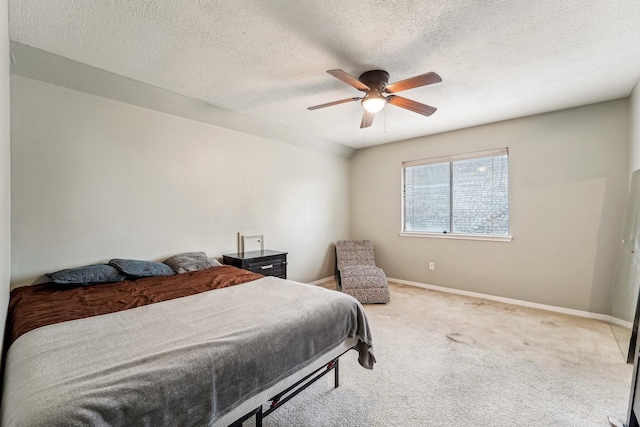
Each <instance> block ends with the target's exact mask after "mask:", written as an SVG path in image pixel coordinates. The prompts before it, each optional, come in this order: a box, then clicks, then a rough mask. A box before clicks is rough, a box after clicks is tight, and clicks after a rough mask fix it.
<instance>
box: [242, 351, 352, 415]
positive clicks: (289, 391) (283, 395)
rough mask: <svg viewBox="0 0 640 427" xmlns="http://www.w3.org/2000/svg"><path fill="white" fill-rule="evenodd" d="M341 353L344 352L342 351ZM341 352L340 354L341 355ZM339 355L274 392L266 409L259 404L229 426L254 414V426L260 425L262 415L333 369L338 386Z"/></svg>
mask: <svg viewBox="0 0 640 427" xmlns="http://www.w3.org/2000/svg"><path fill="white" fill-rule="evenodd" d="M345 353H346V352H345ZM342 354H344V353H342ZM342 354H341V355H340V356H342ZM340 356H338V357H336V358H335V359H333V360H331V361H330V362H329V363H327V364H326V365H324V366H321V367H320V368H318V369H316V370H315V371H313V372H312V373H310V374H309V375H307V376H306V377H304V378H302V379H301V380H299V381H298V382H296V383H295V384H293V385H291V386H289V387H288V388H286V389H284V390H283V391H281V392H280V393H278V394H276V395H275V396H273V397H272V398H270V399H268V400H269V401H270V402H271V404H270V405H269V408H268V409H266V410H264V411H263V407H262V406H263V405H260V406H258V407H257V408H255V409H254V410H252V411H251V412H249V413H247V414H245V415H243V416H242V417H241V418H240V419H238V420H236V421H234V422H233V423H232V424H231V425H230V426H229V427H242V423H243V422H245V421H247V420H248V419H250V418H251V417H253V416H254V415H255V417H256V427H262V419H263V418H264V417H266V416H267V415H269V414H271V413H272V412H273V411H275V410H276V409H278V408H279V407H280V406H282V405H284V404H285V403H286V402H288V401H289V399H291V398H292V397H294V396H295V395H297V394H298V393H300V392H301V391H302V390H304V389H306V388H307V387H309V386H310V385H311V384H313V383H315V382H316V381H318V380H319V379H320V378H322V377H323V376H325V375H327V374H328V373H329V372H331V371H334V388H338V387H339V386H340V379H339V374H340V371H339V367H340V366H339V360H338V359H339V358H340Z"/></svg>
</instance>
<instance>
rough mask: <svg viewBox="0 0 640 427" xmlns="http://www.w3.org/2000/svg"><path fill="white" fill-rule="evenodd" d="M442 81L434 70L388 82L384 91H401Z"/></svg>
mask: <svg viewBox="0 0 640 427" xmlns="http://www.w3.org/2000/svg"><path fill="white" fill-rule="evenodd" d="M441 81H442V78H440V76H439V75H437V74H436V73H434V72H431V73H426V74H421V75H419V76H415V77H411V78H409V79H405V80H400V81H399V82H395V83H391V84H388V85H387V86H386V87H385V88H384V91H385V92H387V93H395V92H401V91H403V90H407V89H413V88H414V87H420V86H426V85H430V84H433V83H439V82H441Z"/></svg>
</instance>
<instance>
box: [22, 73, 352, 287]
mask: <svg viewBox="0 0 640 427" xmlns="http://www.w3.org/2000/svg"><path fill="white" fill-rule="evenodd" d="M11 90H12V100H11V108H12V130H11V135H12V167H13V172H12V190H13V202H12V211H13V218H14V221H13V226H12V231H13V236H14V239H13V246H12V254H13V258H12V274H11V277H12V284H13V285H14V286H15V285H21V284H28V283H32V282H33V281H34V280H35V279H36V278H37V277H38V276H40V275H41V274H43V273H45V272H49V271H53V270H57V269H61V268H67V267H73V266H80V265H84V264H89V263H98V262H104V261H107V260H109V259H110V258H113V257H123V258H137V259H162V258H163V257H166V256H168V255H172V254H175V253H178V252H182V251H193V250H203V251H206V252H207V253H208V254H210V255H212V256H220V255H222V254H223V253H230V252H236V249H237V246H236V233H237V232H238V231H258V232H262V233H264V235H265V241H266V246H267V247H268V248H271V249H279V250H285V251H288V252H289V277H290V278H292V279H294V280H300V281H312V280H317V279H320V278H324V277H327V276H330V275H332V274H333V249H332V243H333V242H335V241H336V240H339V239H343V238H347V237H348V235H349V184H348V180H349V167H350V166H349V160H348V159H345V158H342V157H337V156H334V155H330V154H325V153H320V152H318V151H312V150H307V149H305V148H301V147H297V146H295V145H291V144H285V143H281V142H276V141H274V140H270V139H266V138H261V137H258V136H254V135H249V134H245V133H241V132H237V131H234V130H229V129H224V128H221V127H217V126H214V125H211V124H207V123H202V122H198V121H194V120H189V119H185V118H182V117H177V116H174V115H169V114H165V113H160V112H157V111H153V110H149V109H146V108H141V107H138V106H134V105H130V104H125V103H122V102H118V101H114V100H111V99H106V98H102V97H98V96H95V95H90V94H87V93H83V92H78V91H74V90H70V89H67V88H63V87H60V86H55V85H52V84H48V83H43V82H41V81H37V80H32V79H28V78H25V77H20V76H17V75H13V76H12V80H11Z"/></svg>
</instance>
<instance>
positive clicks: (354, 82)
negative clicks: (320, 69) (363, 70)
mask: <svg viewBox="0 0 640 427" xmlns="http://www.w3.org/2000/svg"><path fill="white" fill-rule="evenodd" d="M327 73H329V74H331V75H332V76H333V77H335V78H336V79H340V80H342V81H343V82H345V83H346V84H348V85H350V86H353V87H355V88H356V89H358V90H363V91H364V90H369V89H371V88H370V87H369V86H367V85H366V84H364V83H362V82H361V81H360V80H358V79H356V78H355V77H353V76H352V75H350V74H347V73H345V72H344V71H342V70H329V71H327Z"/></svg>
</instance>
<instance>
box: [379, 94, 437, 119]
mask: <svg viewBox="0 0 640 427" xmlns="http://www.w3.org/2000/svg"><path fill="white" fill-rule="evenodd" d="M387 102H388V103H389V104H393V105H395V106H396V107H400V108H404V109H406V110H410V111H413V112H414V113H418V114H422V115H423V116H430V115H432V114H433V113H435V112H436V110H437V108H435V107H432V106H430V105H426V104H421V103H419V102H416V101H412V100H410V99H407V98H403V97H401V96H398V95H391V96H388V97H387Z"/></svg>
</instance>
